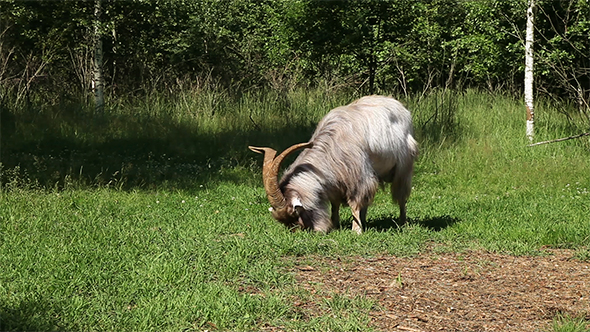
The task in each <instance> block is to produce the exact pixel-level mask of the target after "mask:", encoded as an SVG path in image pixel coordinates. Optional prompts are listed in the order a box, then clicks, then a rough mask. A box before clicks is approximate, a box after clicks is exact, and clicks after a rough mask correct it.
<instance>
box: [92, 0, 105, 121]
mask: <svg viewBox="0 0 590 332" xmlns="http://www.w3.org/2000/svg"><path fill="white" fill-rule="evenodd" d="M101 1H102V0H95V1H94V65H93V75H92V88H93V89H94V107H95V112H96V113H102V112H103V111H104V78H103V75H102V38H101V33H100V22H101V17H100V16H101V12H102V8H101Z"/></svg>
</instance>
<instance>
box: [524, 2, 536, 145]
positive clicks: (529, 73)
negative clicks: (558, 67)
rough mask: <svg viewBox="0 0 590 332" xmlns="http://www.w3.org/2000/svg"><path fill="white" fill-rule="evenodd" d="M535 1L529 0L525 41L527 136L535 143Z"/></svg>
mask: <svg viewBox="0 0 590 332" xmlns="http://www.w3.org/2000/svg"><path fill="white" fill-rule="evenodd" d="M534 10H535V0H529V8H528V9H527V12H526V15H527V21H526V40H525V71H524V101H525V104H526V136H527V138H528V139H529V141H531V142H532V141H533V139H534V136H535V112H534V107H533V67H534V59H533V42H534V28H535V26H534V22H535V21H534V20H535V12H534Z"/></svg>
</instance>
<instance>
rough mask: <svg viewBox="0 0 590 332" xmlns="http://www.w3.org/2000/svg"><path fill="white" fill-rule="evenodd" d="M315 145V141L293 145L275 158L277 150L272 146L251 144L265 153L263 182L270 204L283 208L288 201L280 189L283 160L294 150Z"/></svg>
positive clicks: (278, 208)
mask: <svg viewBox="0 0 590 332" xmlns="http://www.w3.org/2000/svg"><path fill="white" fill-rule="evenodd" d="M312 146H313V143H311V142H308V143H300V144H295V145H293V146H291V147H290V148H288V149H286V150H285V151H283V152H282V153H281V154H280V155H278V156H277V157H276V158H275V155H276V154H277V151H276V150H274V149H271V148H259V147H255V146H249V147H248V148H249V149H250V150H252V151H254V152H256V153H262V154H264V162H263V164H262V182H263V183H264V189H265V190H266V196H267V197H268V201H269V202H270V205H271V206H272V207H273V209H275V210H277V211H278V210H282V209H284V208H285V207H286V206H287V201H286V200H285V196H283V193H282V192H281V190H280V189H279V180H278V175H279V168H280V166H281V162H282V161H283V159H285V158H286V157H287V156H288V155H289V154H291V153H292V152H293V151H295V150H298V149H302V148H310V147H312Z"/></svg>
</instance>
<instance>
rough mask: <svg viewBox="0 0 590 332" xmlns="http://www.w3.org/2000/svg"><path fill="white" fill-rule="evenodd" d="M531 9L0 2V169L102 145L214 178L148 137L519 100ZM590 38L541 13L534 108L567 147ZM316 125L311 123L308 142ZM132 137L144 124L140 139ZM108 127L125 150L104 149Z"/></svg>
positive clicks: (540, 6) (584, 91)
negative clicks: (549, 113)
mask: <svg viewBox="0 0 590 332" xmlns="http://www.w3.org/2000/svg"><path fill="white" fill-rule="evenodd" d="M527 5H528V4H527V2H526V1H503V0H481V1H453V0H435V1H414V0H396V1H304V0H302V1H281V0H263V1H258V0H252V1H248V0H243V1H214V0H202V1H156V0H133V1H14V0H12V1H11V0H6V1H2V6H1V7H2V8H1V11H0V15H1V17H0V97H1V98H0V105H1V109H2V111H1V112H2V121H1V124H2V125H1V127H2V132H1V134H2V136H1V138H2V141H1V142H2V144H1V146H2V148H1V149H0V158H1V160H2V164H3V166H4V168H6V169H14V168H15V167H17V166H18V167H23V168H25V169H28V170H29V172H31V171H34V172H36V171H38V170H39V169H42V168H44V167H45V166H39V165H38V164H39V161H38V159H39V156H40V155H43V158H42V159H44V160H50V159H51V157H50V155H52V154H53V155H56V154H60V153H61V152H59V151H64V150H68V151H72V150H77V151H79V150H87V151H89V150H93V149H94V150H96V144H95V143H101V142H104V141H107V140H110V141H111V142H112V144H111V146H106V147H102V149H103V150H105V151H114V150H116V149H117V148H120V147H121V146H122V145H126V146H129V147H131V148H130V149H131V150H133V151H135V152H136V151H138V150H141V151H142V153H143V152H145V153H150V154H151V153H155V154H156V155H161V154H165V153H166V152H168V154H169V155H170V154H173V155H176V156H184V157H186V158H187V159H191V158H192V159H193V160H200V161H202V162H204V161H206V160H208V159H210V158H212V157H215V152H214V151H211V149H210V150H209V151H207V149H206V147H203V149H201V150H202V151H203V153H202V154H201V155H200V156H199V153H198V151H188V152H187V151H186V150H187V149H188V150H190V149H191V148H188V147H187V148H186V149H185V150H182V148H179V146H181V145H182V144H178V141H180V140H185V141H186V140H187V139H186V138H187V137H186V136H187V135H184V136H185V137H181V136H182V135H181V134H178V135H177V136H178V137H176V139H174V137H171V136H167V137H165V136H166V135H165V134H162V132H161V131H157V130H155V131H154V130H152V131H150V130H148V129H146V128H148V127H149V126H155V123H156V122H157V123H160V124H161V125H162V126H168V127H170V126H171V124H170V123H168V124H162V121H163V122H174V123H175V124H173V125H172V126H174V127H175V129H171V131H174V132H179V129H178V124H179V123H180V122H183V121H185V123H186V117H184V116H180V117H178V116H176V119H175V120H173V118H175V116H174V115H173V114H172V113H175V114H176V115H178V113H179V111H178V110H176V111H175V110H174V109H178V108H179V107H181V106H179V105H184V106H185V109H184V110H182V112H183V113H184V114H185V115H186V114H193V115H195V114H196V113H199V114H200V115H199V116H200V118H199V120H198V121H199V125H200V126H202V125H203V124H204V123H205V122H207V120H208V117H207V116H206V115H204V114H209V115H210V117H209V118H212V117H213V116H214V115H215V114H216V112H218V113H219V111H220V110H221V109H223V108H226V109H227V108H230V109H234V111H235V109H236V107H235V105H233V106H231V105H230V104H231V103H237V104H240V103H241V104H244V103H248V102H247V101H246V100H257V102H259V101H260V99H268V102H269V103H270V104H273V106H269V107H270V108H271V110H266V111H265V110H258V111H257V112H254V113H256V114H254V115H258V117H256V116H253V111H252V110H250V114H248V118H247V119H246V120H247V122H248V123H249V124H250V125H251V128H249V129H258V130H260V129H261V126H263V125H262V124H261V122H263V121H262V120H261V119H262V118H264V116H265V112H266V116H267V118H268V117H269V116H270V113H269V112H274V111H273V109H274V110H276V109H277V108H278V109H282V110H280V111H279V113H278V114H280V115H282V116H285V117H287V118H288V117H289V116H294V115H293V112H291V111H289V108H290V105H289V101H288V100H289V98H290V97H288V95H289V94H291V95H292V94H293V93H297V91H299V92H301V93H303V94H307V93H309V92H310V91H315V92H314V93H319V95H321V96H332V98H335V97H334V96H337V95H339V96H347V97H348V98H342V99H343V101H342V102H343V103H346V102H349V101H351V100H352V98H357V97H359V96H362V95H365V94H372V93H381V94H386V95H392V96H395V97H396V98H399V99H400V100H402V101H403V102H405V103H406V104H407V103H410V104H411V102H410V100H412V98H414V99H415V100H419V99H421V98H424V97H425V96H428V95H432V93H437V91H438V92H440V91H444V92H446V91H454V92H461V91H467V90H468V89H473V90H477V91H487V92H490V93H500V94H504V95H510V96H511V97H513V98H516V99H519V98H521V96H522V90H523V77H524V34H525V31H524V30H525V23H526V9H527ZM589 33H590V6H589V5H588V2H587V1H586V0H559V1H548V0H547V1H545V0H543V1H538V2H537V3H536V20H535V36H536V40H535V53H534V54H535V92H536V95H537V97H541V98H543V99H544V100H546V101H548V102H551V103H553V104H555V105H556V108H555V110H557V112H559V113H560V114H561V115H562V116H563V117H564V118H566V119H567V121H569V123H570V125H571V124H573V125H574V128H573V129H572V130H571V132H568V133H567V134H576V133H578V132H577V131H578V130H584V131H585V128H586V127H587V125H588V122H590V120H589V119H590V115H589V112H588V109H589V107H588V103H589V99H590V57H589V54H590V37H589ZM99 41H100V43H101V49H102V62H101V64H100V69H101V71H100V72H101V76H102V85H104V95H105V100H106V104H105V106H104V108H103V107H102V106H100V107H95V106H99V105H96V104H95V98H94V86H95V85H96V84H98V83H96V82H95V81H96V76H95V75H96V73H95V72H96V69H97V68H96V64H95V62H94V59H95V53H96V49H97V45H98V42H99ZM254 95H256V96H257V97H252V96H254ZM248 96H250V97H248ZM416 98H418V99H416ZM189 100H190V102H189ZM440 100H442V103H445V102H446V101H445V99H444V97H443V98H441V99H440ZM447 100H448V98H447ZM197 104H198V105H197ZM157 105H159V106H157ZM170 105H175V106H170ZM437 107H438V106H437ZM229 112H231V111H229ZM235 112H237V111H235ZM123 113H124V114H125V116H126V118H125V119H123ZM154 113H158V116H157V117H158V120H154V117H153V116H154ZM442 113H444V112H442ZM447 113H448V114H447V117H446V118H445V117H444V116H440V117H439V116H438V108H437V111H435V114H433V115H432V118H431V119H429V120H425V122H426V123H430V124H435V125H437V126H439V127H440V126H442V127H445V126H446V127H447V129H448V128H451V127H452V126H453V125H454V123H453V121H454V120H453V116H454V115H453V114H452V112H447ZM523 113H524V110H523ZM226 115H227V116H229V114H226ZM443 115H444V114H443ZM115 118H117V119H118V120H115ZM236 118H237V114H236ZM139 119H141V120H139ZM316 120H317V119H310V120H309V121H308V122H309V123H308V125H309V127H312V125H313V121H316ZM134 121H135V122H141V123H139V124H137V123H136V126H135V127H133V126H130V125H129V123H131V122H134ZM150 122H151V123H150ZM106 123H108V124H109V125H108V126H107V125H105V124H106ZM117 123H118V124H117ZM121 123H125V125H121ZM107 127H108V128H111V129H112V131H119V134H117V133H115V134H113V133H112V132H110V133H107V132H108V130H105V128H107ZM116 127H119V128H116ZM122 131H127V132H133V131H135V132H138V131H142V132H143V136H144V137H135V140H134V141H133V139H132V138H130V137H129V133H127V134H126V136H125V134H121V133H120V132H122ZM309 131H310V128H307V131H306V134H307V135H308V134H309ZM574 131H575V132H574ZM82 132H84V133H86V136H85V137H84V135H83V134H82ZM108 135H110V137H107V136H108ZM117 135H119V136H122V135H123V136H125V138H126V139H127V141H126V142H125V144H122V142H121V141H116V140H115V139H116V138H117V137H118V138H121V137H119V136H117ZM140 136H141V135H140ZM154 136H160V137H161V138H162V140H164V141H165V140H168V142H167V143H165V144H164V145H166V146H164V147H160V148H158V147H157V146H155V145H154V144H150V143H149V141H150V139H151V140H152V141H153V138H154ZM173 136H174V135H173ZM443 136H444V135H443ZM192 138H193V137H192V136H191V139H192ZM90 141H92V142H90ZM131 141H133V142H131ZM136 143H137V144H136ZM152 143H153V142H152ZM91 144H94V146H90V145H91ZM134 144H135V145H134ZM146 145H149V146H146ZM156 145H157V144H156ZM160 145H161V144H160ZM279 145H280V143H279ZM169 146H174V149H176V151H169V150H170V149H169ZM240 148H243V147H240ZM174 149H173V150H174ZM31 153H32V154H33V155H35V157H33V156H31ZM121 153H123V154H127V153H128V151H123V152H121ZM96 154H98V152H97V153H95V155H96ZM243 154H244V152H243V151H241V150H240V151H239V152H237V154H234V155H235V156H239V155H243ZM62 157H63V156H62ZM84 158H86V159H88V158H90V159H93V158H94V159H95V157H89V156H85V157H84ZM70 159H71V160H70V165H65V164H63V165H61V166H59V167H57V168H58V169H59V170H58V171H57V173H56V172H55V171H48V170H45V173H54V174H53V175H52V176H49V178H48V179H42V180H43V181H45V182H47V183H49V182H54V183H55V181H58V182H60V183H61V182H63V178H64V176H66V175H70V176H74V177H80V175H81V173H82V170H81V169H80V168H81V167H82V164H83V163H75V162H73V159H76V158H71V157H70ZM123 162H124V161H122V160H121V158H116V160H113V163H115V164H119V165H120V164H121V163H123ZM53 164H55V162H54V163H53ZM117 167H118V166H117ZM74 169H78V170H74ZM87 170H88V169H87ZM110 171H113V170H112V167H111V169H110ZM100 172H101V171H100V170H96V171H94V172H90V173H88V176H89V177H91V178H95V177H97V176H98V175H99V173H100ZM6 177H7V175H4V178H6ZM37 177H45V178H47V177H48V176H41V175H39V176H37ZM6 181H7V180H6V179H3V182H6Z"/></svg>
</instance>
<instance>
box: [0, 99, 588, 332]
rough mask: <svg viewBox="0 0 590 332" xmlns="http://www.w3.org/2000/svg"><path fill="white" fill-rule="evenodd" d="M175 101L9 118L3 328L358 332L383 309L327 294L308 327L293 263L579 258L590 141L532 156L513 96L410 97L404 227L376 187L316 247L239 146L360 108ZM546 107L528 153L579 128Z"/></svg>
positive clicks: (308, 102)
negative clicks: (361, 212) (275, 205)
mask: <svg viewBox="0 0 590 332" xmlns="http://www.w3.org/2000/svg"><path fill="white" fill-rule="evenodd" d="M208 93H209V94H214V93H216V92H211V91H209V92H208ZM181 97H182V98H181ZM181 97H179V100H182V103H181V102H178V100H177V101H168V100H160V99H158V98H157V97H154V98H153V99H152V100H148V101H146V102H145V103H146V104H143V105H135V104H124V103H122V104H121V105H119V106H118V108H116V109H113V110H111V111H110V113H108V114H107V115H105V116H103V117H102V118H99V119H94V120H93V121H90V122H89V121H86V119H85V118H84V116H82V115H83V114H84V113H82V115H76V114H74V113H73V111H68V110H66V111H63V112H61V113H55V110H41V111H38V114H39V116H37V117H35V118H27V117H29V116H30V113H27V112H25V111H23V112H21V113H18V112H15V113H14V117H15V119H17V122H16V123H17V125H16V126H15V127H14V128H12V131H11V133H10V134H11V135H12V136H11V137H12V138H13V141H7V140H6V139H3V143H4V147H3V151H2V155H3V162H2V164H3V167H4V168H3V171H2V181H3V184H4V186H3V191H2V193H1V199H0V266H1V267H2V268H1V269H0V330H19V331H22V330H62V331H63V330H117V331H125V330H127V331H138V330H166V331H179V330H183V331H190V330H194V331H204V330H209V331H213V330H222V331H224V330H226V331H255V330H256V331H257V330H273V331H274V330H276V331H279V330H281V331H282V330H287V331H291V330H297V331H302V330H304V331H367V330H370V329H377V327H376V326H375V325H374V324H372V323H371V319H370V312H372V311H375V310H379V307H380V304H379V303H378V302H376V301H375V300H372V299H370V298H369V297H367V296H363V295H362V294H360V295H354V296H353V295H351V294H339V295H337V296H335V295H334V294H328V295H329V296H325V297H324V298H323V300H321V301H318V304H317V306H316V307H314V308H315V309H317V310H318V312H319V313H320V314H317V315H310V314H309V313H306V312H305V311H302V310H300V308H299V306H298V304H297V301H298V300H297V299H310V298H312V297H313V289H309V288H305V287H301V286H300V285H299V284H298V283H297V282H296V280H297V273H296V272H294V269H295V268H294V267H295V266H299V265H298V264H301V260H302V259H304V260H305V259H307V260H310V262H313V261H314V260H318V261H319V260H323V259H338V260H343V261H346V260H355V259H370V258H372V257H380V256H383V255H390V256H395V257H410V258H411V257H418V256H420V255H445V254H448V253H462V254H465V255H469V254H470V253H474V252H489V253H494V254H498V255H500V254H502V255H504V254H508V255H518V256H523V255H524V256H529V257H530V259H531V260H534V259H535V258H536V257H542V256H543V255H547V254H548V253H547V251H546V250H544V249H547V248H551V249H570V250H571V252H572V253H573V254H572V259H574V260H575V261H577V262H580V264H582V263H583V262H587V261H588V259H589V257H590V245H589V244H590V217H589V216H590V175H589V174H590V162H589V160H590V141H588V138H582V139H579V140H571V141H566V142H560V143H554V144H547V145H541V146H536V147H527V146H526V145H527V141H526V139H525V138H524V132H525V125H524V122H525V121H524V108H523V106H522V103H521V102H520V101H519V100H516V99H514V98H512V97H510V96H504V95H500V94H494V95H492V94H488V93H480V92H475V91H467V92H465V93H450V92H447V93H442V92H441V93H437V94H432V95H430V96H428V97H424V98H419V97H416V98H410V99H407V100H404V103H405V104H406V105H407V106H408V107H409V108H410V109H411V110H412V112H413V114H414V119H415V128H416V136H417V138H418V140H419V142H420V144H421V155H420V158H419V160H418V162H417V164H416V174H415V177H414V190H413V193H412V196H411V197H410V201H409V203H408V217H409V220H410V222H409V223H408V224H407V225H405V226H403V227H401V228H398V227H396V225H395V223H394V220H395V218H397V213H398V209H397V207H396V206H394V204H393V203H392V202H391V199H390V197H389V195H388V194H387V192H383V191H382V192H379V194H378V195H377V197H376V198H375V202H374V204H373V206H372V207H371V208H370V209H369V213H368V225H367V227H366V231H365V233H363V234H362V235H360V236H357V235H355V234H353V233H352V232H351V230H350V226H351V216H350V212H349V210H348V209H343V211H341V214H342V220H343V223H342V224H343V225H342V229H341V230H337V231H334V232H331V233H329V234H327V235H326V234H314V233H309V232H295V233H292V232H289V231H288V230H287V229H285V228H284V227H283V226H282V225H280V224H278V223H276V222H274V221H273V220H272V218H271V216H270V213H269V212H268V202H267V201H266V197H265V194H264V190H263V188H262V181H261V173H260V168H261V164H262V160H261V158H260V156H259V155H257V154H254V153H251V152H250V151H248V150H247V148H246V147H247V145H249V144H253V145H259V146H260V145H268V146H273V147H275V148H277V149H280V148H285V147H287V146H289V145H290V144H293V143H298V142H302V141H305V140H306V139H308V138H309V136H310V134H311V132H312V131H313V127H314V124H315V123H316V122H317V121H318V120H319V119H320V118H321V116H322V115H323V114H325V112H327V111H328V110H329V109H330V108H332V107H334V106H337V105H341V104H345V103H347V102H349V101H351V100H352V99H353V98H350V97H348V96H344V95H336V96H332V95H328V94H322V93H319V92H316V93H312V92H301V91H299V92H295V93H292V94H290V95H287V96H286V97H282V98H278V97H277V96H275V95H273V94H270V93H269V94H268V95H250V96H249V95H246V96H242V97H241V98H239V99H232V100H231V101H227V102H225V103H221V104H220V103H216V104H212V103H207V101H208V100H212V99H214V98H207V94H205V93H201V94H194V95H191V94H188V93H187V95H186V96H181ZM146 105H151V106H150V107H149V108H148V107H146ZM554 107H555V106H552V105H551V104H549V103H539V106H538V107H537V140H544V139H551V138H558V137H563V136H569V135H573V134H577V133H579V132H578V130H583V129H582V128H583V126H582V125H579V123H580V122H576V121H568V120H567V117H565V116H564V115H563V114H562V113H560V112H558V110H557V109H555V108H554ZM139 109H144V110H145V112H151V113H149V114H148V113H146V114H143V115H141V116H134V114H135V115H136V114H138V112H139V111H138V110H139ZM569 114H570V118H573V119H574V120H576V114H575V112H574V111H571V112H570V113H569ZM19 119H28V121H24V120H23V121H19ZM580 121H581V120H580ZM576 123H578V125H576ZM41 126H47V129H46V130H44V131H42V130H37V131H35V130H34V129H35V128H37V129H38V128H40V127H41ZM6 142H8V143H6ZM324 295H325V294H324ZM588 296H590V294H588ZM577 314H580V315H582V316H581V317H582V318H579V317H578V316H576V317H573V318H567V317H566V318H563V317H562V316H558V315H557V314H556V316H555V317H556V319H555V321H554V323H552V325H551V324H550V325H548V326H547V327H546V328H547V330H548V331H566V330H567V331H570V330H569V329H568V328H569V327H570V326H573V329H571V330H572V331H587V328H588V327H587V325H588V321H587V320H584V317H583V316H584V314H585V315H590V313H589V312H585V313H584V312H581V313H577ZM546 319H547V318H546ZM548 319H549V321H551V318H548ZM586 319H588V316H586ZM584 325H586V327H584ZM585 329H586V330H585Z"/></svg>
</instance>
